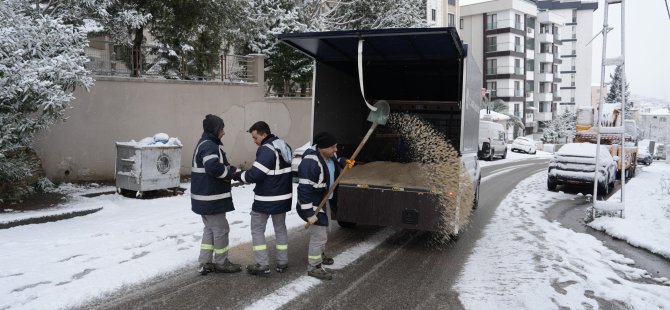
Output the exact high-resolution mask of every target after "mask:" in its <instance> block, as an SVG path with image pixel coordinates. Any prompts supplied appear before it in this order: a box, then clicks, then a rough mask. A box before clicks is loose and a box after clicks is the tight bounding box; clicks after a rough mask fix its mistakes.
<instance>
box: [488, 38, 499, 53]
mask: <svg viewBox="0 0 670 310" xmlns="http://www.w3.org/2000/svg"><path fill="white" fill-rule="evenodd" d="M486 39H487V41H488V44H487V49H486V50H487V51H489V52H495V51H497V50H498V38H497V37H488V38H486Z"/></svg>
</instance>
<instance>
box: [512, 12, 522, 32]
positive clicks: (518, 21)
mask: <svg viewBox="0 0 670 310" xmlns="http://www.w3.org/2000/svg"><path fill="white" fill-rule="evenodd" d="M514 28H516V29H521V30H523V27H522V26H521V15H519V14H514Z"/></svg>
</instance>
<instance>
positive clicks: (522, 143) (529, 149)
mask: <svg viewBox="0 0 670 310" xmlns="http://www.w3.org/2000/svg"><path fill="white" fill-rule="evenodd" d="M512 152H524V153H527V154H535V153H537V146H535V141H534V140H533V139H531V138H527V137H517V138H516V139H514V141H513V142H512Z"/></svg>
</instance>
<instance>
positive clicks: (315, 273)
mask: <svg viewBox="0 0 670 310" xmlns="http://www.w3.org/2000/svg"><path fill="white" fill-rule="evenodd" d="M307 275H308V276H310V277H315V278H317V279H321V280H332V279H333V274H332V273H330V272H328V271H327V270H325V269H324V268H323V266H321V264H319V265H318V266H316V267H314V269H312V270H309V271H307Z"/></svg>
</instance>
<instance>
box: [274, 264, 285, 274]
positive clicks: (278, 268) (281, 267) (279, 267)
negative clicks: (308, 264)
mask: <svg viewBox="0 0 670 310" xmlns="http://www.w3.org/2000/svg"><path fill="white" fill-rule="evenodd" d="M287 269H288V264H283V265H281V264H277V268H275V270H276V271H277V272H279V273H284V272H286V270H287Z"/></svg>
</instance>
